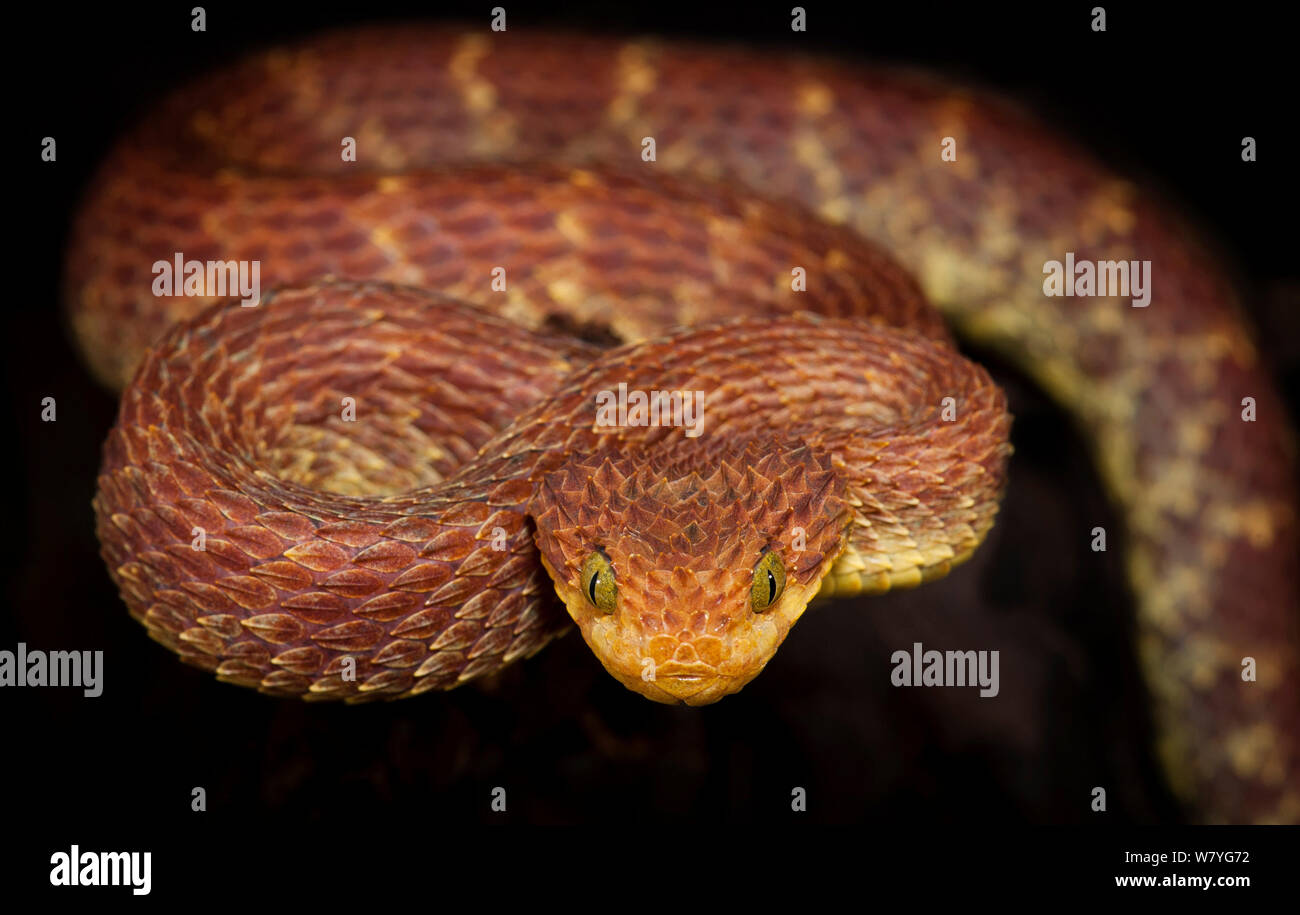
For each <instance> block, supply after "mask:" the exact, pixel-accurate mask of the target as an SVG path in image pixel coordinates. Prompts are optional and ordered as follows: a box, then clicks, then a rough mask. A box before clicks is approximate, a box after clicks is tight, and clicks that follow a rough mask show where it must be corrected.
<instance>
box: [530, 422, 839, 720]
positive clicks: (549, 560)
mask: <svg viewBox="0 0 1300 915" xmlns="http://www.w3.org/2000/svg"><path fill="white" fill-rule="evenodd" d="M841 491H842V485H841V483H840V480H839V479H838V477H837V475H836V473H835V472H834V470H833V469H832V466H831V461H830V458H829V456H827V455H824V454H815V453H813V451H812V450H810V449H809V448H808V447H807V446H806V445H804V444H803V443H802V442H790V441H784V442H771V443H763V444H758V443H755V442H752V441H751V442H749V443H748V444H746V445H740V446H736V445H733V446H730V447H728V446H721V447H719V446H714V445H710V444H707V443H702V442H701V440H699V439H684V438H682V437H675V438H672V439H668V440H663V441H661V442H660V443H659V444H658V445H657V446H651V447H649V448H647V449H645V450H635V451H632V450H627V451H625V450H621V449H620V448H618V447H614V448H609V449H605V448H602V449H598V450H596V451H595V452H593V453H590V454H586V455H571V456H570V457H569V458H568V460H567V461H566V463H565V464H564V465H563V466H562V467H560V468H559V469H558V470H555V471H554V472H552V473H549V474H547V475H546V476H545V477H544V478H543V479H542V480H541V485H540V486H539V487H538V489H537V492H536V495H535V496H534V498H533V504H532V512H531V513H532V515H533V518H534V520H535V522H536V534H535V539H536V543H537V547H538V549H539V551H540V553H541V557H542V562H543V564H544V565H545V566H546V570H547V572H548V573H549V574H550V576H551V579H552V581H553V582H554V584H555V590H556V592H557V594H558V595H559V597H560V599H561V600H562V601H563V602H564V605H565V607H566V608H567V609H568V612H569V615H570V616H571V617H572V618H573V620H574V622H576V623H577V624H578V627H579V629H580V630H581V631H582V636H583V638H584V639H585V640H586V642H587V644H588V645H589V646H590V647H591V649H592V650H593V651H594V652H595V653H596V656H597V657H598V658H599V659H600V661H601V663H602V664H603V665H604V666H605V669H606V670H608V671H609V672H610V673H611V674H613V676H614V677H615V678H617V679H618V680H619V681H620V682H621V683H623V685H624V686H626V687H628V688H629V689H631V690H634V691H635V692H638V693H640V694H642V695H643V696H646V697H647V698H650V699H654V700H656V701H658V702H665V703H679V702H685V703H687V704H688V705H706V704H708V703H710V702H716V701H717V700H718V699H721V698H722V697H723V696H726V695H728V694H730V693H734V692H736V691H737V690H739V689H740V688H741V687H743V686H744V685H745V684H746V683H748V682H749V681H750V680H752V679H753V678H754V677H755V676H756V675H757V674H758V673H759V671H761V670H762V669H763V667H764V666H765V665H766V664H767V662H768V661H769V660H771V658H772V656H773V654H775V653H776V649H777V648H778V647H779V646H780V645H781V642H782V641H783V640H784V639H785V636H786V634H787V633H788V632H789V631H790V627H791V626H792V625H794V623H795V621H796V620H798V619H799V617H800V616H801V615H802V614H803V611H804V608H805V607H807V606H808V603H809V601H810V600H811V599H812V598H813V597H814V596H815V595H816V594H817V591H818V588H819V587H820V584H821V580H822V577H823V576H824V575H825V574H826V572H827V570H828V569H829V568H830V566H831V564H832V563H833V562H834V560H835V558H836V557H837V556H838V555H839V553H840V552H841V550H842V549H843V548H844V544H845V541H846V537H847V533H846V529H847V526H848V523H849V513H848V509H847V506H846V504H845V502H844V500H843V498H842V495H841Z"/></svg>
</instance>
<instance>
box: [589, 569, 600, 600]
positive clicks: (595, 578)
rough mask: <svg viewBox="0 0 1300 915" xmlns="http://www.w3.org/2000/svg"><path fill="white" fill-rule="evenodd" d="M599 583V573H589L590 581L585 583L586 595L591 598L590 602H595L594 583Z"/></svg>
mask: <svg viewBox="0 0 1300 915" xmlns="http://www.w3.org/2000/svg"><path fill="white" fill-rule="evenodd" d="M598 581H600V572H592V573H591V581H590V582H588V583H587V594H588V596H590V597H591V602H592V603H593V604H594V603H595V602H596V582H598Z"/></svg>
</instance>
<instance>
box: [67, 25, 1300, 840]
mask: <svg viewBox="0 0 1300 915" xmlns="http://www.w3.org/2000/svg"><path fill="white" fill-rule="evenodd" d="M349 149H351V150H352V153H351V154H348V153H347V151H348V150H349ZM173 254H175V255H176V256H177V257H179V256H181V255H182V254H183V256H184V258H186V259H191V258H192V259H197V260H198V261H200V262H201V263H206V262H217V263H228V262H237V263H245V264H247V263H253V262H256V263H257V264H259V265H260V269H261V280H262V282H263V283H264V284H265V287H266V289H267V290H268V291H267V292H265V293H263V294H262V295H261V298H260V301H258V302H255V303H253V306H252V307H245V305H246V304H247V303H241V302H239V301H236V300H234V299H232V298H231V296H230V294H229V291H228V290H225V289H217V288H207V287H203V286H202V284H199V286H198V287H196V288H195V289H192V290H187V289H164V290H162V291H161V292H160V291H159V289H157V288H156V287H155V285H154V284H155V280H156V278H157V271H156V264H157V262H159V261H169V260H170V259H171V258H172V257H173ZM1067 255H1068V256H1071V257H1073V258H1074V259H1077V261H1091V262H1096V263H1102V262H1125V261H1132V262H1136V263H1141V262H1149V263H1150V265H1151V272H1150V277H1151V279H1150V286H1149V289H1150V300H1149V303H1147V304H1146V306H1145V307H1134V305H1135V304H1136V303H1135V301H1133V298H1132V297H1131V296H1126V295H1124V294H1123V293H1124V292H1125V290H1122V289H1120V290H1116V289H1109V290H1107V289H1102V290H1096V291H1097V292H1098V293H1100V294H1092V295H1079V296H1061V295H1050V294H1048V292H1047V289H1046V287H1045V285H1044V273H1045V269H1046V268H1045V265H1046V264H1048V263H1050V262H1052V261H1060V260H1061V259H1063V258H1064V257H1066V256H1067ZM63 301H64V302H65V308H66V314H67V318H68V323H69V325H70V327H71V329H72V331H73V334H74V336H75V337H76V339H77V340H78V342H79V345H80V349H81V351H82V353H83V355H84V357H85V360H86V362H87V364H88V366H89V367H90V369H91V371H92V372H93V374H94V375H95V376H96V377H97V378H98V379H100V380H101V381H103V382H104V383H105V384H106V385H108V386H109V387H111V388H113V389H115V390H120V391H121V392H122V394H121V403H120V408H119V412H118V417H117V421H116V424H115V425H114V427H113V429H112V430H111V431H110V433H109V435H108V438H107V441H106V443H105V446H104V454H103V463H102V469H101V472H100V474H99V477H98V482H97V490H96V495H95V497H94V502H93V506H94V512H95V518H96V530H97V534H98V537H99V540H100V543H101V548H102V549H101V551H102V555H103V558H104V560H105V562H106V565H107V568H108V571H109V574H110V575H111V577H112V578H113V580H114V582H115V584H116V586H117V588H118V590H119V592H120V593H121V595H122V597H123V599H124V601H125V603H126V605H127V607H128V608H129V609H130V612H131V614H132V615H133V616H134V617H135V618H136V619H138V620H139V621H140V622H142V623H143V624H144V625H145V627H146V628H147V631H148V633H149V635H150V636H152V637H153V638H154V639H155V640H157V641H159V642H161V643H162V644H164V645H166V646H167V647H168V648H170V649H172V650H173V651H175V652H176V653H178V654H179V656H180V657H181V659H182V660H184V661H186V662H188V663H190V664H193V665H196V666H198V667H200V668H202V669H204V670H208V671H211V672H214V673H215V674H216V676H217V677H218V678H219V679H221V680H223V681H227V682H231V683H235V684H240V685H243V686H248V687H252V688H255V689H258V690H260V691H262V692H264V693H267V694H270V695H275V696H287V697H301V698H303V699H308V700H334V699H341V700H344V701H348V702H362V701H367V700H373V699H388V698H395V697H400V696H412V695H416V694H420V693H424V692H428V691H430V690H442V689H449V688H451V687H454V686H457V685H459V684H462V683H465V682H467V681H470V680H473V679H475V678H477V677H481V676H483V675H486V674H490V673H492V672H494V671H497V670H499V669H500V668H501V667H502V666H504V665H506V664H510V663H512V662H514V661H516V660H518V659H521V658H525V657H528V656H529V655H531V654H533V653H534V652H536V651H538V650H539V649H541V648H542V647H543V646H544V645H546V644H547V643H548V642H549V641H550V640H551V639H553V638H554V637H556V636H557V635H559V634H561V633H563V632H565V631H567V630H569V629H571V628H572V627H573V626H574V625H575V624H576V626H577V628H578V630H579V631H580V633H581V635H582V637H583V638H584V640H585V641H586V642H587V644H588V645H589V646H590V647H591V648H592V650H593V652H594V653H595V655H596V657H597V658H598V659H599V661H600V663H601V664H603V665H604V667H605V668H606V669H607V670H608V671H609V672H610V673H611V674H612V675H613V676H614V677H615V678H617V679H618V680H619V681H620V682H622V683H623V684H624V685H625V686H627V687H628V688H629V689H631V690H633V691H635V692H638V693H640V694H642V695H644V696H646V697H648V698H650V699H652V700H655V701H659V702H671V703H687V704H690V705H704V704H707V703H710V702H714V701H717V700H719V699H721V698H722V697H724V696H726V695H729V694H732V693H735V692H737V691H738V690H740V689H741V688H742V687H743V686H744V685H745V684H746V683H747V682H749V681H750V680H752V679H753V677H754V676H756V675H757V674H758V673H759V671H761V670H762V668H763V666H764V665H765V664H766V663H767V662H768V661H769V660H770V659H771V658H772V657H773V655H774V653H775V652H776V650H777V648H778V647H779V645H780V644H781V642H782V640H783V639H785V638H786V636H787V634H788V633H789V632H790V629H791V627H792V626H793V624H794V623H795V622H796V621H797V620H798V619H799V617H800V616H801V614H802V613H803V612H804V610H805V609H806V607H807V606H808V605H809V604H810V603H812V602H813V601H814V600H820V599H822V598H827V597H838V596H845V595H854V594H880V593H883V592H886V591H889V590H891V589H894V588H903V587H912V586H915V585H919V584H921V583H923V582H925V581H929V580H931V579H934V578H937V577H939V576H942V575H945V574H947V573H948V572H949V571H950V570H951V569H952V568H953V567H954V566H956V565H958V564H959V563H960V562H962V561H963V560H964V559H966V558H968V557H969V556H970V555H971V554H972V553H973V551H974V550H975V549H976V548H977V546H978V545H979V544H980V542H981V541H982V540H983V539H984V537H985V535H986V534H987V533H988V531H989V529H990V528H991V526H992V524H993V520H994V516H995V515H996V512H997V506H998V500H999V498H1000V496H1001V494H1002V492H1003V491H1004V489H1005V487H1006V485H1007V484H1008V480H1007V464H1008V457H1009V455H1010V452H1011V445H1010V423H1011V418H1010V415H1009V413H1008V409H1007V403H1006V398H1005V396H1004V394H1003V393H1002V391H1001V390H1000V388H999V387H998V386H997V385H996V384H994V383H993V382H992V381H991V380H990V376H989V375H988V374H987V372H986V371H985V370H984V369H983V368H981V367H980V366H978V365H976V364H975V363H974V362H972V361H970V360H968V359H967V358H966V357H965V356H963V355H962V354H961V352H960V351H959V350H958V349H957V346H956V343H955V340H954V337H953V335H952V334H953V333H955V335H956V339H959V340H962V341H972V342H975V343H977V344H978V345H979V346H981V347H983V348H985V349H987V350H988V351H990V352H994V353H997V354H999V356H1000V357H1002V358H1005V359H1006V360H1007V361H1008V362H1009V363H1010V364H1011V365H1013V366H1014V367H1016V368H1017V369H1018V370H1020V371H1022V372H1023V373H1024V374H1026V375H1027V376H1028V377H1029V378H1031V379H1032V380H1033V381H1034V382H1036V383H1037V384H1038V385H1040V386H1041V387H1042V388H1043V390H1044V391H1046V392H1047V393H1048V394H1049V395H1050V396H1051V397H1052V398H1053V399H1054V400H1055V401H1056V402H1057V403H1059V404H1060V405H1061V407H1062V408H1063V409H1064V410H1065V411H1066V412H1067V413H1068V414H1069V415H1070V416H1071V418H1072V420H1073V421H1074V422H1075V423H1076V424H1077V425H1078V427H1079V428H1080V429H1081V430H1082V431H1083V433H1084V434H1085V436H1086V439H1087V441H1088V443H1089V447H1090V449H1091V454H1092V457H1093V459H1094V461H1095V463H1096V466H1097V468H1098V472H1099V474H1100V477H1101V479H1102V481H1103V483H1104V485H1105V487H1106V490H1107V492H1108V494H1109V496H1110V498H1111V500H1112V502H1113V504H1114V506H1115V507H1116V508H1117V510H1118V515H1119V517H1120V518H1121V519H1122V521H1123V532H1122V540H1121V541H1120V542H1122V544H1123V551H1124V556H1125V561H1126V571H1127V575H1128V579H1129V583H1130V585H1131V589H1132V593H1133V594H1134V596H1135V613H1136V624H1135V638H1136V644H1135V651H1136V655H1137V657H1138V660H1139V664H1140V667H1141V670H1142V672H1143V675H1144V680H1145V684H1146V689H1147V692H1148V693H1149V701H1150V703H1151V706H1152V709H1153V719H1154V721H1155V724H1156V737H1155V749H1156V751H1157V754H1158V757H1159V759H1160V760H1161V762H1162V765H1163V768H1164V771H1165V773H1166V776H1167V778H1168V780H1169V783H1170V785H1171V787H1172V788H1173V789H1174V791H1175V793H1176V794H1177V796H1178V797H1179V798H1180V799H1181V800H1182V801H1183V802H1184V804H1185V805H1186V807H1187V809H1188V810H1189V811H1190V813H1191V816H1193V817H1194V818H1195V819H1197V820H1199V821H1203V822H1295V821H1297V820H1300V728H1298V727H1297V724H1300V690H1297V688H1296V682H1297V680H1296V677H1297V674H1300V636H1298V634H1297V627H1298V625H1300V612H1298V607H1297V587H1296V563H1295V558H1296V553H1297V550H1296V546H1297V539H1296V538H1297V534H1296V504H1297V501H1296V492H1295V473H1294V467H1295V460H1294V439H1293V433H1292V431H1291V429H1290V427H1289V424H1288V421H1287V419H1286V413H1285V408H1284V406H1283V402H1282V400H1281V398H1280V396H1279V394H1278V392H1277V390H1276V388H1275V387H1274V385H1273V383H1272V381H1271V379H1270V377H1269V373H1268V370H1267V366H1266V365H1265V364H1264V363H1263V360H1262V359H1261V357H1260V354H1259V351H1258V349H1257V347H1256V345H1255V343H1254V342H1253V340H1252V338H1251V331H1250V327H1249V323H1248V321H1247V319H1246V317H1245V314H1244V310H1243V308H1242V304H1241V298H1240V293H1239V292H1238V291H1237V289H1236V288H1235V287H1234V285H1233V283H1232V282H1231V281H1230V278H1229V276H1228V270H1227V268H1226V267H1225V266H1224V265H1223V262H1222V258H1220V257H1219V256H1218V254H1217V252H1216V251H1215V250H1214V248H1213V246H1212V245H1211V244H1209V243H1208V242H1206V241H1205V240H1204V237H1203V236H1202V235H1201V234H1200V233H1199V232H1198V231H1197V229H1196V227H1194V226H1193V225H1191V224H1190V222H1189V221H1188V220H1187V219H1185V218H1184V217H1183V216H1181V215H1180V214H1179V212H1178V210H1177V208H1176V207H1175V206H1173V205H1171V204H1169V203H1167V202H1165V201H1163V200H1161V199H1159V198H1158V197H1157V196H1156V195H1154V194H1151V193H1148V192H1146V191H1143V190H1142V189H1140V188H1139V186H1138V184H1137V183H1136V182H1135V181H1133V180H1132V179H1128V178H1125V177H1123V176H1120V175H1117V174H1115V173H1114V172H1112V171H1111V170H1110V169H1109V168H1108V167H1107V166H1106V165H1105V164H1103V163H1102V162H1100V161H1098V160H1097V158H1095V157H1094V156H1093V155H1092V154H1090V153H1089V152H1088V151H1087V150H1086V149H1083V148H1081V147H1080V146H1079V145H1078V144H1076V143H1075V142H1073V141H1072V140H1070V139H1069V138H1065V137H1062V136H1060V135H1058V134H1057V133H1056V132H1054V131H1053V130H1052V129H1050V128H1048V127H1046V126H1044V125H1043V124H1042V123H1041V122H1040V121H1039V120H1038V119H1037V118H1036V116H1035V115H1034V114H1033V113H1032V112H1029V111H1026V110H1024V109H1023V108H1022V107H1020V106H1019V105H1017V104H1016V103H1015V102H1013V101H1009V100H1007V99H1004V98H1001V97H999V96H998V95H996V94H993V93H990V92H987V91H985V90H983V89H980V88H977V87H970V86H967V85H964V84H957V83H953V82H951V81H948V80H945V79H943V78H941V77H938V76H934V75H931V74H929V73H923V72H917V71H913V70H907V69H899V68H896V67H873V66H870V65H865V64H861V63H857V62H851V61H844V60H837V59H830V58H823V57H817V56H809V55H805V54H801V53H799V52H798V51H797V50H791V49H788V48H787V49H780V48H775V49H774V48H768V49H755V48H750V47H733V46H725V45H724V46H713V45H707V44H693V43H690V42H681V41H667V40H660V39H655V38H644V39H626V40H623V39H614V38H610V37H608V36H595V35H583V34H571V33H556V32H533V31H528V30H522V31H521V30H515V29H512V30H510V31H508V32H500V33H498V32H490V31H488V30H486V29H482V30H475V29H466V28H459V27H448V26H424V25H417V26H404V27H400V28H399V27H392V26H375V27H363V28H354V29H350V30H347V31H335V32H329V33H324V34H321V35H316V36H312V37H309V38H306V39H301V40H299V41H297V42H296V43H292V44H288V45H284V46H279V47H274V48H271V49H268V50H264V51H260V52H257V53H254V54H252V55H251V56H248V57H246V58H244V59H242V60H239V61H236V62H234V63H232V64H230V65H228V66H226V67H224V68H222V69H219V70H218V71H216V72H214V73H211V74H208V75H206V76H203V77H200V78H199V79H197V80H196V81H194V82H192V83H190V84H188V85H186V86H182V87H181V88H179V89H176V90H175V91H173V92H172V94H171V95H169V96H168V97H166V98H165V99H163V100H161V101H160V102H159V103H158V104H156V105H155V106H154V107H153V108H151V110H149V111H148V112H147V113H146V114H145V115H144V116H143V117H142V118H141V119H140V120H139V121H138V123H136V124H134V125H133V126H131V127H130V128H129V129H128V130H127V131H126V132H125V133H124V134H123V135H122V136H121V137H120V138H119V139H118V141H117V142H116V145H115V146H114V147H113V148H112V149H111V150H110V152H109V153H108V155H107V157H106V158H105V161H104V162H103V163H102V164H101V166H100V168H99V171H98V173H97V175H96V176H95V178H94V179H93V180H92V181H91V182H90V184H89V185H88V187H87V189H86V192H85V195H84V200H83V202H82V204H81V205H80V208H79V210H78V211H77V213H76V215H75V217H74V220H73V226H72V232H71V235H70V242H69V247H68V251H67V257H66V264H65V270H64V277H63ZM629 391H630V392H634V394H635V393H636V392H639V393H640V394H641V395H642V400H641V401H640V403H641V405H642V408H643V409H642V410H641V412H640V413H639V414H638V412H637V410H636V409H635V405H633V406H632V407H629V409H627V411H626V414H625V415H624V416H623V417H622V418H618V417H616V421H613V422H610V421H608V420H609V417H608V416H606V417H605V420H606V421H602V420H601V417H600V411H599V409H598V404H599V403H601V402H602V401H601V398H602V397H613V396H616V395H617V397H619V398H624V394H625V392H629ZM624 399H626V400H627V403H628V404H631V403H632V399H634V398H631V399H629V398H624ZM647 399H648V400H649V401H653V402H654V403H655V405H656V406H659V407H662V411H661V412H660V413H659V414H658V416H657V418H653V417H649V414H647V413H646V412H645V410H644V406H645V404H646V403H647V402H648V401H647ZM605 402H606V403H608V402H609V401H605ZM690 408H694V412H692V411H691V409H690ZM349 411H351V414H349ZM674 411H677V412H674ZM688 414H690V415H689V417H688ZM649 419H654V421H649ZM688 419H693V420H694V421H695V422H694V425H692V423H691V422H688V421H687V420H688ZM1080 536H1081V537H1089V536H1092V534H1091V533H1090V532H1088V531H1081V532H1080ZM1024 561H1025V562H1026V563H1036V562H1041V561H1042V559H1041V558H1036V557H1025V558H1024Z"/></svg>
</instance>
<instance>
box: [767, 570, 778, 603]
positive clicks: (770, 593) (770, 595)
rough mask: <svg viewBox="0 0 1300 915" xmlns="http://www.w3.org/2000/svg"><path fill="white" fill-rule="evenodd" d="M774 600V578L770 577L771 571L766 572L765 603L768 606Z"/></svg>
mask: <svg viewBox="0 0 1300 915" xmlns="http://www.w3.org/2000/svg"><path fill="white" fill-rule="evenodd" d="M774 600H776V577H775V576H773V575H772V570H771V569H768V570H767V602H768V603H769V604H770V603H772V601H774Z"/></svg>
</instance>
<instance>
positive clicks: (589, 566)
mask: <svg viewBox="0 0 1300 915" xmlns="http://www.w3.org/2000/svg"><path fill="white" fill-rule="evenodd" d="M582 590H583V591H584V592H586V595H587V600H589V601H591V605H592V606H593V607H595V608H596V609H597V610H603V611H604V612H605V613H613V612H614V608H615V607H616V606H617V605H618V583H617V582H615V581H614V567H613V566H612V565H610V563H609V560H608V559H606V558H605V554H604V553H602V552H600V551H599V550H597V551H596V552H594V553H592V554H591V555H590V556H588V557H587V559H586V561H585V562H583V564H582Z"/></svg>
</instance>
